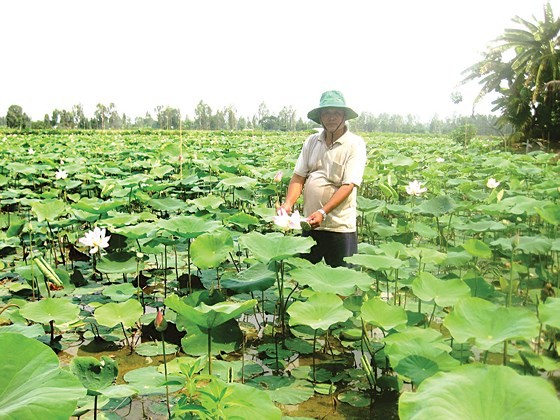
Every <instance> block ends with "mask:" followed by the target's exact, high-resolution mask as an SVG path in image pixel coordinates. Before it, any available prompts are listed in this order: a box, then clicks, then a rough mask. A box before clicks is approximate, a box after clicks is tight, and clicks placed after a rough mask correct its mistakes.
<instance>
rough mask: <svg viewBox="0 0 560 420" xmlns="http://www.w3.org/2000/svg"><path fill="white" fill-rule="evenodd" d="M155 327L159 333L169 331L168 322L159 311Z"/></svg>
mask: <svg viewBox="0 0 560 420" xmlns="http://www.w3.org/2000/svg"><path fill="white" fill-rule="evenodd" d="M154 325H155V327H156V331H157V332H163V331H165V330H166V329H167V321H166V319H165V318H164V317H163V312H161V311H160V310H159V309H158V311H157V314H156V319H155V320H154Z"/></svg>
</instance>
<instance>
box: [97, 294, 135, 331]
mask: <svg viewBox="0 0 560 420" xmlns="http://www.w3.org/2000/svg"><path fill="white" fill-rule="evenodd" d="M142 313H143V310H142V305H141V304H140V302H138V301H137V300H135V299H129V300H127V301H125V302H121V303H115V302H111V303H106V304H105V305H103V306H100V307H99V308H97V309H96V310H95V312H94V314H93V316H94V317H95V319H96V320H97V322H98V323H99V324H101V325H105V326H106V327H114V326H115V325H117V324H119V323H122V324H123V325H124V326H125V327H132V326H133V325H134V324H135V323H136V321H138V320H139V319H140V317H141V316H142Z"/></svg>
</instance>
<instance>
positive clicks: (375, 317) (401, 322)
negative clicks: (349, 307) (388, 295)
mask: <svg viewBox="0 0 560 420" xmlns="http://www.w3.org/2000/svg"><path fill="white" fill-rule="evenodd" d="M361 314H362V319H363V320H364V322H366V323H368V324H370V325H373V326H376V327H379V328H382V329H384V330H385V331H389V330H390V329H393V328H397V329H398V327H403V326H405V325H406V323H407V321H408V318H407V316H406V311H405V310H404V308H402V307H400V306H393V305H390V304H388V303H387V302H384V301H382V300H381V299H379V298H373V299H369V300H366V301H365V302H364V303H363V305H362V308H361Z"/></svg>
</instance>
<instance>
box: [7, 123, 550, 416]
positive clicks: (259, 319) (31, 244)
mask: <svg viewBox="0 0 560 420" xmlns="http://www.w3.org/2000/svg"><path fill="white" fill-rule="evenodd" d="M303 137H304V136H302V135H301V134H295V133H278V132H266V133H265V132H263V133H259V134H258V135H257V134H253V133H248V132H233V133H228V134H224V133H221V132H197V131H189V132H187V133H183V134H181V135H179V133H177V132H171V131H166V132H163V131H158V132H147V133H132V132H110V131H109V132H108V131H105V132H95V133H94V132H83V133H81V132H74V133H64V132H57V133H56V135H50V134H38V133H27V134H26V133H13V134H8V135H5V136H4V137H2V138H0V161H1V164H0V168H1V170H0V208H1V213H0V236H1V238H2V241H1V245H0V252H1V253H2V259H1V261H0V352H1V354H2V355H3V357H4V358H7V359H6V361H7V365H6V366H8V367H9V369H8V370H7V371H6V372H5V373H6V375H7V376H6V375H3V376H2V380H1V381H0V395H1V396H2V397H0V399H1V404H0V407H1V408H0V413H1V415H2V416H7V417H10V416H11V417H21V416H34V417H40V416H47V417H49V418H67V417H68V416H69V413H72V411H73V412H74V415H76V416H78V415H82V414H85V413H90V415H93V416H96V415H97V414H103V415H107V416H108V415H112V413H119V407H123V406H124V407H130V406H131V405H132V406H134V404H138V403H139V402H142V404H144V406H145V410H148V411H149V412H150V413H153V414H161V415H171V416H175V417H176V418H218V417H220V416H222V418H227V417H228V416H234V415H239V413H245V415H247V413H251V415H252V416H255V417H256V418H280V416H281V412H283V413H285V414H287V413H290V415H297V416H317V415H321V416H324V415H328V414H329V413H330V412H332V411H333V410H336V411H337V412H338V414H339V415H340V416H341V417H350V418H367V416H368V415H369V413H370V410H374V411H378V410H380V409H381V404H383V402H384V401H385V402H386V401H390V402H392V405H393V411H392V414H388V415H387V418H389V417H391V416H393V417H396V415H397V409H398V412H399V415H400V417H401V418H403V419H408V418H413V417H415V416H420V417H421V418H424V417H427V416H432V417H433V416H434V415H439V416H445V417H452V416H455V417H460V418H465V417H473V418H475V417H476V418H484V415H486V416H489V417H488V418H495V417H500V416H505V417H508V418H510V417H515V415H516V414H517V415H518V416H532V417H534V418H535V419H538V418H546V415H545V414H546V413H554V412H558V410H559V409H560V401H559V400H558V397H557V396H556V394H555V392H557V390H556V391H555V388H554V386H556V387H558V382H557V381H555V378H557V376H558V373H559V372H560V361H559V359H558V350H557V339H558V329H559V328H560V319H559V317H558V313H559V312H558V307H559V305H560V303H559V302H560V298H558V297H557V296H558V293H559V285H560V236H559V229H558V226H559V224H560V185H559V184H558V179H560V165H559V164H558V159H557V156H555V155H554V154H551V153H545V152H542V151H538V152H532V153H529V154H513V153H510V152H504V151H502V150H500V148H501V143H500V142H497V141H496V140H494V139H491V138H473V139H471V140H470V141H469V142H467V143H464V144H459V143H457V142H455V141H454V140H452V139H450V138H446V137H430V136H426V135H407V136H402V135H400V136H399V135H387V134H383V135H381V134H375V135H374V134H367V133H366V134H365V139H366V142H367V148H368V165H367V168H366V172H365V179H364V183H363V185H362V186H361V187H360V189H359V199H358V206H359V220H358V225H359V237H360V246H359V253H358V254H356V255H354V256H352V257H350V258H348V262H349V263H351V264H352V266H351V268H345V267H341V268H337V269H333V268H330V267H327V266H325V265H323V264H318V265H311V264H309V263H308V262H307V261H305V260H302V259H300V258H298V255H299V253H300V252H306V250H308V249H309V247H310V246H311V245H312V243H310V241H311V242H312V240H310V239H309V238H302V237H300V236H299V232H298V231H291V230H284V229H281V228H279V227H277V226H275V225H274V224H273V222H272V220H273V216H274V215H275V209H274V205H275V203H276V201H277V200H278V198H280V200H281V199H282V197H281V196H282V194H283V193H284V191H285V189H286V184H287V182H288V181H289V178H290V173H291V168H292V167H293V165H294V162H295V159H296V158H297V154H298V151H299V148H300V146H301V144H302V142H303ZM279 171H282V172H283V175H282V176H276V175H277V174H278V172H279ZM275 179H276V180H277V181H275ZM300 204H301V203H298V206H299V205H300ZM156 315H157V317H156ZM31 343H34V344H31ZM24 349H25V350H24ZM55 353H57V354H58V355H59V363H58V364H57V361H56V357H55ZM119 354H122V355H123V356H124V357H119V359H118V362H117V361H116V360H115V363H112V362H109V361H108V360H106V359H104V357H107V356H115V355H119ZM162 356H163V359H162ZM53 357H54V359H53ZM92 357H93V358H94V359H96V360H93V359H92ZM53 360H54V364H53ZM29 369H33V370H34V372H35V373H33V374H30V370H29ZM464 381H468V382H469V383H471V384H472V386H470V387H463V386H461V385H460V384H461V383H463V382H464ZM513 384H515V386H514V387H513V388H514V389H512V385H513ZM47 387H48V389H49V390H53V391H52V392H54V394H52V395H55V396H56V397H57V398H56V401H57V404H53V403H52V401H54V399H52V401H51V402H45V401H46V400H48V398H47V397H46V395H51V394H50V392H51V391H48V390H47V389H46V388H47ZM488 389H491V390H492V395H493V399H492V400H488V399H487V397H488V395H489V394H490V393H489V392H488V391H487V390H488ZM31 390H33V391H31ZM527 396H530V398H527ZM436 399H437V401H438V403H437V404H435V403H434V404H422V403H421V401H429V400H436ZM313 401H321V402H320V403H318V404H316V405H313ZM325 401H326V402H327V403H326V404H325ZM518 403H519V404H521V403H522V404H523V405H522V413H520V412H519V410H521V408H519V407H521V406H519V405H518ZM427 407H433V410H435V409H436V407H437V410H439V411H431V410H430V409H428V408H427ZM481 416H482V417H481Z"/></svg>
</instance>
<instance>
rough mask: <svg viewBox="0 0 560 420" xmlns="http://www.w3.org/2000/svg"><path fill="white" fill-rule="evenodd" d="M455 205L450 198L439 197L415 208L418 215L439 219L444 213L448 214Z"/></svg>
mask: <svg viewBox="0 0 560 420" xmlns="http://www.w3.org/2000/svg"><path fill="white" fill-rule="evenodd" d="M456 207H457V205H456V204H455V201H453V199H452V198H450V197H447V196H445V195H440V196H437V197H434V198H432V199H431V200H426V201H423V202H422V203H420V205H419V206H418V207H417V209H418V211H419V212H420V213H424V214H428V215H431V216H434V217H441V216H443V215H444V214H446V213H450V212H452V211H453V210H455V208H456Z"/></svg>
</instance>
